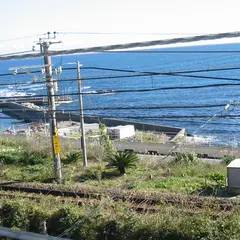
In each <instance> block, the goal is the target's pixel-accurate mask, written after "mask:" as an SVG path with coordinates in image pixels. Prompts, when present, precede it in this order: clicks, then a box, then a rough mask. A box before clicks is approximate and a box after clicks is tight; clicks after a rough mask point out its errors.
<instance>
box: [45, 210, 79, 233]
mask: <svg viewBox="0 0 240 240" xmlns="http://www.w3.org/2000/svg"><path fill="white" fill-rule="evenodd" d="M80 216H81V215H80V213H79V208H78V207H77V206H76V207H72V206H69V207H64V208H62V209H59V210H58V211H57V212H55V213H54V214H53V215H52V216H51V217H50V218H49V219H48V221H47V229H48V234H51V235H55V236H56V235H60V234H62V233H63V232H64V231H65V230H66V229H68V228H70V227H71V226H73V224H74V223H76V222H77V221H78V220H79V219H80ZM76 227H78V225H76ZM74 230H75V228H74V227H73V229H72V231H71V232H70V233H71V234H72V232H73V231H74ZM70 233H66V235H64V236H69V235H70Z"/></svg>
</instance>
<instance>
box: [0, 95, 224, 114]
mask: <svg viewBox="0 0 240 240" xmlns="http://www.w3.org/2000/svg"><path fill="white" fill-rule="evenodd" d="M13 100H14V98H13ZM23 100H27V98H23ZM225 105H226V104H203V105H159V106H125V107H124V106H122V107H111V106H110V107H86V108H84V109H82V110H83V111H97V110H103V111H104V110H135V109H141V110H153V109H171V108H173V109H174V108H176V109H179V108H189V109H196V108H215V107H222V106H225ZM0 106H1V104H0ZM42 110H44V111H48V112H49V110H48V109H42ZM79 110H80V109H79V108H78V109H76V108H73V109H71V108H70V109H57V110H55V111H56V112H63V111H68V112H79ZM7 111H22V110H19V109H12V108H11V109H5V110H4V112H7ZM25 111H31V109H29V110H28V109H26V110H25Z"/></svg>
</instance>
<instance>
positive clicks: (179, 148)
mask: <svg viewBox="0 0 240 240" xmlns="http://www.w3.org/2000/svg"><path fill="white" fill-rule="evenodd" d="M61 141H70V142H71V144H73V146H74V147H75V148H80V141H79V140H77V139H69V138H68V140H67V139H64V138H61ZM114 145H115V147H116V148H117V150H118V151H125V150H131V151H134V152H136V153H140V154H149V155H167V154H168V153H169V152H170V151H173V152H175V153H176V152H195V153H197V154H198V156H199V157H201V158H222V157H224V156H227V155H231V156H235V157H236V158H240V148H231V147H224V146H200V145H178V144H174V143H166V144H162V143H146V142H145V143H141V142H123V141H114Z"/></svg>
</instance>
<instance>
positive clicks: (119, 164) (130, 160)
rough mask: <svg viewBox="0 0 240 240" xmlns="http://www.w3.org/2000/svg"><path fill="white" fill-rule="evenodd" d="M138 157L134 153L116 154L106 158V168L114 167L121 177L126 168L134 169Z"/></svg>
mask: <svg viewBox="0 0 240 240" xmlns="http://www.w3.org/2000/svg"><path fill="white" fill-rule="evenodd" d="M138 161H139V157H138V156H137V154H136V153H134V152H128V151H127V152H116V153H113V154H110V155H109V156H108V165H107V166H108V167H116V168H117V170H118V171H119V172H120V174H121V175H123V174H125V172H126V168H133V167H136V164H137V162H138Z"/></svg>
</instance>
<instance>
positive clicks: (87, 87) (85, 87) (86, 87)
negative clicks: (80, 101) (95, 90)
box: [81, 86, 91, 89]
mask: <svg viewBox="0 0 240 240" xmlns="http://www.w3.org/2000/svg"><path fill="white" fill-rule="evenodd" d="M81 88H82V89H89V88H91V86H84V87H81Z"/></svg>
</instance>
